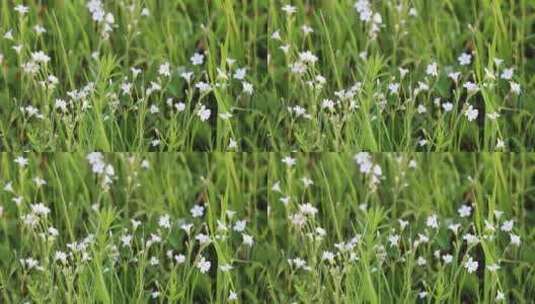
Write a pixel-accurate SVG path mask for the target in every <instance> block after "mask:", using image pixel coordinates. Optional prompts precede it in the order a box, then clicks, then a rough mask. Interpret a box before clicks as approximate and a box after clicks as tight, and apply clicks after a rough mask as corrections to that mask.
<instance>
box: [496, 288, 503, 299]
mask: <svg viewBox="0 0 535 304" xmlns="http://www.w3.org/2000/svg"><path fill="white" fill-rule="evenodd" d="M503 300H505V294H504V293H503V292H502V291H501V290H498V291H497V292H496V301H503Z"/></svg>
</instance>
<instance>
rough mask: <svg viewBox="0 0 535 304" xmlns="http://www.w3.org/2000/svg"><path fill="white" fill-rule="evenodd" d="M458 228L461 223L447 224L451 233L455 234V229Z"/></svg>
mask: <svg viewBox="0 0 535 304" xmlns="http://www.w3.org/2000/svg"><path fill="white" fill-rule="evenodd" d="M459 228H461V224H450V225H449V226H448V229H449V230H451V231H453V233H455V234H457V231H459Z"/></svg>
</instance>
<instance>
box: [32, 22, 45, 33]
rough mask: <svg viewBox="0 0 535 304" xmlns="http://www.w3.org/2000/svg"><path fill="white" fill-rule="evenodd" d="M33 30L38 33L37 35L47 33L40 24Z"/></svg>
mask: <svg viewBox="0 0 535 304" xmlns="http://www.w3.org/2000/svg"><path fill="white" fill-rule="evenodd" d="M33 30H34V31H35V32H36V33H37V35H41V34H44V33H46V29H45V28H44V27H43V26H42V25H40V24H37V25H36V26H34V27H33Z"/></svg>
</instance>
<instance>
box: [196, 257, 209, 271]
mask: <svg viewBox="0 0 535 304" xmlns="http://www.w3.org/2000/svg"><path fill="white" fill-rule="evenodd" d="M211 265H212V264H211V263H210V261H207V260H206V258H205V257H203V256H201V258H200V260H199V261H198V262H197V264H196V265H195V266H197V268H199V270H200V272H201V273H206V272H208V271H209V270H210V266H211Z"/></svg>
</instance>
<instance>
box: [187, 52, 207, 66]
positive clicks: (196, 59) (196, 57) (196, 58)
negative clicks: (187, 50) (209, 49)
mask: <svg viewBox="0 0 535 304" xmlns="http://www.w3.org/2000/svg"><path fill="white" fill-rule="evenodd" d="M190 60H191V63H192V64H193V65H201V64H203V62H204V55H203V54H199V53H195V54H193V56H191V58H190Z"/></svg>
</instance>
